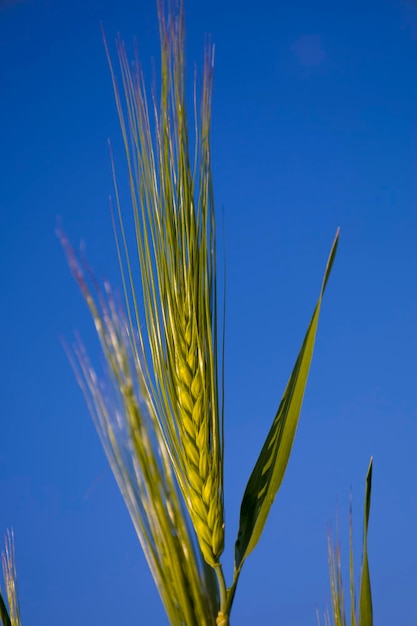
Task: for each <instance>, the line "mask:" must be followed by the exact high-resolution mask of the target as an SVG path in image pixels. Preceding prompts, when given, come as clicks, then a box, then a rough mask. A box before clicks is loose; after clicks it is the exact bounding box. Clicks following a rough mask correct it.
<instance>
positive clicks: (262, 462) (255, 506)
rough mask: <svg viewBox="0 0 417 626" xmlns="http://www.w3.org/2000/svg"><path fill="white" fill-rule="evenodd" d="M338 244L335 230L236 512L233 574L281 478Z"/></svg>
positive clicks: (252, 542)
mask: <svg viewBox="0 0 417 626" xmlns="http://www.w3.org/2000/svg"><path fill="white" fill-rule="evenodd" d="M338 240H339V230H338V231H337V233H336V236H335V239H334V242H333V245H332V249H331V251H330V255H329V259H328V261H327V266H326V271H325V273H324V279H323V284H322V288H321V291H320V296H319V299H318V302H317V305H316V308H315V309H314V313H313V317H312V318H311V322H310V325H309V327H308V330H307V333H306V336H305V338H304V342H303V345H302V346H301V350H300V353H299V355H298V358H297V361H296V363H295V366H294V369H293V372H292V374H291V377H290V379H289V381H288V383H287V387H286V389H285V392H284V395H283V398H282V400H281V403H280V405H279V408H278V412H277V414H276V416H275V419H274V422H273V424H272V427H271V430H270V431H269V433H268V436H267V438H266V441H265V443H264V446H263V448H262V450H261V453H260V455H259V458H258V460H257V462H256V465H255V467H254V469H253V472H252V474H251V477H250V478H249V482H248V484H247V486H246V491H245V494H244V496H243V500H242V504H241V509H240V524H239V532H238V537H237V541H236V545H235V570H236V572H239V571H240V569H241V567H242V565H243V562H244V560H245V559H246V557H247V556H248V555H249V554H250V552H252V550H253V549H254V547H255V546H256V544H257V543H258V541H259V538H260V536H261V534H262V530H263V528H264V525H265V522H266V520H267V517H268V514H269V511H270V508H271V506H272V503H273V501H274V498H275V495H276V493H277V491H278V489H279V487H280V485H281V483H282V480H283V478H284V474H285V470H286V467H287V463H288V459H289V456H290V453H291V448H292V445H293V442H294V437H295V433H296V430H297V424H298V419H299V416H300V411H301V405H302V401H303V396H304V390H305V387H306V383H307V377H308V373H309V369H310V364H311V359H312V356H313V348H314V341H315V337H316V331H317V325H318V320H319V315H320V307H321V302H322V297H323V293H324V290H325V288H326V284H327V280H328V278H329V275H330V271H331V269H332V265H333V261H334V258H335V255H336V249H337V244H338Z"/></svg>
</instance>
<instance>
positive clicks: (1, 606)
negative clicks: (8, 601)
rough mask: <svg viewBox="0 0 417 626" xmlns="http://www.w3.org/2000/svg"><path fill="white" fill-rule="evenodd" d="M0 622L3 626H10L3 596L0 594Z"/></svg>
mask: <svg viewBox="0 0 417 626" xmlns="http://www.w3.org/2000/svg"><path fill="white" fill-rule="evenodd" d="M0 620H1V623H2V625H3V626H11V621H10V617H9V614H8V612H7V609H6V605H5V603H4V600H3V596H2V595H1V593H0Z"/></svg>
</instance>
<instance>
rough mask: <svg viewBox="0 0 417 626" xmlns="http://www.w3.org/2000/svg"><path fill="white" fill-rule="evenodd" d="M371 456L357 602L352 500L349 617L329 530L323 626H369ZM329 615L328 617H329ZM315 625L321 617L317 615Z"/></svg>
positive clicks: (336, 550)
mask: <svg viewBox="0 0 417 626" xmlns="http://www.w3.org/2000/svg"><path fill="white" fill-rule="evenodd" d="M372 461H373V460H372V458H371V460H370V463H369V467H368V472H367V475H366V487H365V506H364V516H363V517H364V525H363V544H362V566H361V577H360V583H359V602H358V606H356V604H357V602H356V595H355V570H354V560H353V524H352V503H351V505H350V523H349V531H350V532H349V592H350V620H349V621H347V619H346V609H345V591H344V587H343V581H342V559H341V550H340V541H339V537H338V533H337V532H336V540H335V541H334V540H333V539H332V536H331V533H330V532H329V533H328V535H327V545H328V561H329V577H330V596H331V612H329V611H327V613H326V614H325V616H324V626H347V624H348V623H350V626H372V623H373V615H372V595H371V580H370V574H369V563H368V525H369V514H370V510H371V490H372ZM330 615H331V617H330ZM317 622H318V626H320V618H319V616H318V615H317Z"/></svg>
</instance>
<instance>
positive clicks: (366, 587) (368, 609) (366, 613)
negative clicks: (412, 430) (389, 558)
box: [359, 457, 373, 626]
mask: <svg viewBox="0 0 417 626" xmlns="http://www.w3.org/2000/svg"><path fill="white" fill-rule="evenodd" d="M371 490H372V457H371V461H370V463H369V468H368V473H367V475H366V491H365V510H364V524H363V556H362V571H361V587H360V596H359V626H372V623H373V619H372V593H371V579H370V576H369V563H368V523H369V513H370V510H371Z"/></svg>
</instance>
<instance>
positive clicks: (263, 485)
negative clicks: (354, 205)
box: [0, 0, 372, 626]
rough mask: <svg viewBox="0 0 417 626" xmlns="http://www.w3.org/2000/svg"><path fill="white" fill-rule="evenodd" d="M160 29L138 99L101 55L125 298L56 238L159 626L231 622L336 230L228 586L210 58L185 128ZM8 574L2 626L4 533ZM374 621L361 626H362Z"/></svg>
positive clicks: (179, 84)
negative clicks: (77, 298)
mask: <svg viewBox="0 0 417 626" xmlns="http://www.w3.org/2000/svg"><path fill="white" fill-rule="evenodd" d="M158 19H159V27H160V40H161V82H160V86H159V89H158V90H157V89H153V90H152V92H151V96H150V97H149V95H148V94H147V91H146V88H145V81H144V77H143V74H142V72H141V70H140V69H139V65H138V63H135V64H134V65H133V66H132V65H131V64H130V62H129V60H128V58H127V54H126V51H125V47H124V45H123V43H122V42H121V41H120V40H118V41H117V53H118V69H116V68H115V67H114V65H113V63H112V61H111V54H110V52H109V50H108V47H107V45H106V52H107V56H108V60H109V64H110V71H111V77H112V81H113V87H114V93H115V99H116V105H117V111H118V115H119V119H120V125H121V131H122V137H123V142H124V149H125V153H126V164H127V174H128V181H129V191H130V198H131V209H132V215H131V222H132V228H131V227H130V226H129V224H128V218H127V215H126V213H125V211H124V210H123V209H122V206H121V204H122V202H121V200H120V198H121V196H122V194H121V193H120V194H119V188H118V181H117V177H116V168H115V164H114V161H113V157H111V162H112V167H113V177H114V185H115V192H114V197H115V201H114V209H112V217H113V226H114V232H115V241H116V251H117V256H118V262H119V266H120V270H121V279H122V290H123V297H121V298H119V296H118V295H117V293H116V292H114V291H113V290H112V288H111V287H110V285H109V284H108V283H104V284H103V285H101V284H100V283H99V282H98V281H97V280H96V279H95V277H94V274H93V272H92V271H91V270H90V268H89V266H88V265H87V263H86V262H85V260H83V259H80V257H79V255H77V254H76V253H75V252H74V250H73V249H72V247H71V245H70V243H69V242H68V240H67V239H66V237H65V235H64V234H63V233H62V232H60V233H59V236H60V238H61V242H62V244H63V247H64V250H65V253H66V256H67V259H68V262H69V264H70V267H71V270H72V273H73V275H74V277H75V279H76V281H77V282H78V285H79V287H80V289H81V292H82V294H83V296H84V298H85V300H86V302H87V305H88V307H89V310H90V313H91V315H92V318H93V320H94V324H95V328H96V331H97V335H98V338H99V341H100V345H101V349H102V352H103V355H104V360H105V364H106V371H105V374H104V375H102V376H98V375H97V374H96V371H95V369H94V368H93V367H92V365H91V364H90V361H89V358H88V355H87V352H86V350H85V348H84V346H83V344H82V342H81V340H79V339H77V340H76V342H75V346H74V348H73V349H70V350H69V355H70V359H71V361H72V364H73V367H74V370H75V372H76V376H77V379H78V381H79V384H80V385H81V387H82V390H83V392H84V395H85V398H86V401H87V403H88V406H89V409H90V411H91V414H92V416H93V418H94V421H95V423H96V426H97V429H98V432H99V435H100V438H101V441H102V444H103V447H104V449H105V452H106V454H107V457H108V460H109V463H110V465H111V467H112V470H113V472H114V475H115V477H116V480H117V482H118V485H119V487H120V490H121V492H122V494H123V496H124V499H125V502H126V505H127V507H128V509H129V512H130V516H131V518H132V522H133V524H134V527H135V529H136V532H137V535H138V538H139V540H140V543H141V545H142V548H143V551H144V554H145V556H146V559H147V562H148V565H149V567H150V570H151V572H152V575H153V578H154V580H155V584H156V585H157V588H158V590H159V593H160V596H161V599H162V602H163V604H164V607H165V610H166V613H167V616H168V619H169V621H170V623H171V624H173V625H174V626H180V625H186V626H204V625H214V624H217V626H220V625H227V624H229V617H230V612H231V609H232V604H233V600H234V597H235V591H236V587H237V584H238V580H239V575H240V572H241V570H242V567H243V564H244V562H245V560H246V558H247V557H248V555H249V554H250V553H251V552H252V550H253V549H254V548H255V547H256V545H257V543H258V541H259V539H260V536H261V534H262V531H263V528H264V525H265V522H266V520H267V517H268V514H269V511H270V508H271V506H272V503H273V501H274V498H275V496H276V494H277V491H278V489H279V488H280V485H281V483H282V480H283V478H284V474H285V470H286V467H287V463H288V460H289V456H290V453H291V449H292V445H293V441H294V437H295V433H296V429H297V424H298V420H299V415H300V410H301V405H302V401H303V395H304V390H305V386H306V382H307V377H308V373H309V368H310V364H311V359H312V355H313V349H314V343H315V337H316V331H317V326H318V320H319V315H320V308H321V304H322V298H323V294H324V291H325V288H326V285H327V281H328V278H329V275H330V272H331V268H332V265H333V261H334V258H335V255H336V249H337V244H338V237H339V232H337V233H336V236H335V239H334V242H333V245H332V247H331V251H330V254H329V258H328V261H327V265H326V268H325V272H324V278H323V281H322V285H321V289H320V293H319V297H318V301H317V304H316V306H315V308H314V311H313V315H312V318H311V321H310V324H309V326H308V328H307V332H306V335H305V338H304V341H303V343H302V346H301V349H300V352H299V354H298V357H297V359H296V362H295V365H294V369H293V371H292V373H291V376H290V377H289V380H288V383H287V386H286V388H285V391H284V394H283V397H282V400H281V402H280V404H279V407H278V410H277V413H276V415H275V417H274V419H273V422H272V426H271V429H270V431H269V433H268V435H267V438H266V441H265V443H264V445H263V448H262V450H261V452H260V455H259V458H258V460H257V462H256V464H255V467H254V469H253V471H252V474H251V476H250V478H249V480H248V483H247V486H246V490H245V493H244V495H243V499H242V504H241V510H240V523H239V531H238V535H237V538H236V543H235V563H234V574H233V579H232V580H231V581H230V585H229V586H227V584H226V581H225V577H224V574H223V567H222V563H221V556H222V553H223V547H224V539H225V536H224V535H225V528H224V492H223V464H224V435H223V420H224V414H223V413H224V411H223V396H224V394H223V371H224V368H223V354H224V315H223V305H224V294H220V295H218V292H217V266H216V260H217V253H216V219H215V218H216V215H215V210H214V204H213V183H212V173H211V167H212V164H211V151H210V125H211V99H212V86H213V61H214V49H213V47H212V46H211V45H210V44H207V46H206V49H205V54H204V69H203V72H202V79H201V95H200V97H198V96H197V87H196V84H197V81H195V83H194V101H193V106H192V107H191V108H192V109H193V115H192V116H191V120H192V121H191V124H189V118H188V117H187V106H186V101H187V98H186V82H185V60H184V13H183V5H182V3H180V6H179V8H178V11H177V12H176V13H174V12H173V11H172V8H170V9H169V11H168V15H166V11H165V6H164V3H163V0H160V1H159V2H158ZM190 137H192V140H191V138H190ZM223 283H224V281H222V284H223ZM367 493H369V496H370V478H369V492H367ZM368 502H369V498H368ZM368 515H369V511H368V514H367V515H366V525H367V520H368ZM365 540H366V533H365ZM365 554H366V543H365ZM330 563H331V578H332V581H333V582H332V584H333V587H334V589H335V590H334V594H333V598H334V603H335V602H336V604H337V602H339V604H338V605H337V606H340V605H341V604H340V603H341V600H340V598H341V597H342V596H341V593H342V591H341V586H340V584H339V582H340V581H339V562H338V561H337V559H336V561H335V556H334V551H332V550H330ZM366 567H367V561H366ZM366 572H367V569H366ZM366 575H367V574H366V573H365V575H364V576H366ZM4 576H5V581H6V590H7V598H8V603H9V613H10V617H9V614H8V613H7V610H6V607H5V603H4V601H3V598H1V596H0V599H1V603H0V611H1V615H0V617H1V621H2V623H3V626H9V624H11V625H12V626H18V625H20V620H19V610H18V604H17V599H16V577H15V570H14V555H13V537H12V536H9V537H8V540H7V545H6V555H5V559H4ZM368 578H369V577H368ZM363 580H364V577H363ZM362 586H363V587H364V589H365V587H366V581H365V582H363V584H362ZM361 589H362V587H361ZM364 593H368V591H367V590H366V589H365V591H364ZM369 593H370V590H369ZM334 606H335V604H334ZM361 607H362V592H361ZM361 610H362V608H361ZM335 615H336V613H335ZM335 623H336V624H337V625H338V624H342V623H345V622H341V621H336V622H335ZM371 623H372V622H371V620H369V619H365V618H364V619H363V620H362V618H359V626H371ZM352 624H355V622H354V621H352Z"/></svg>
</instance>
